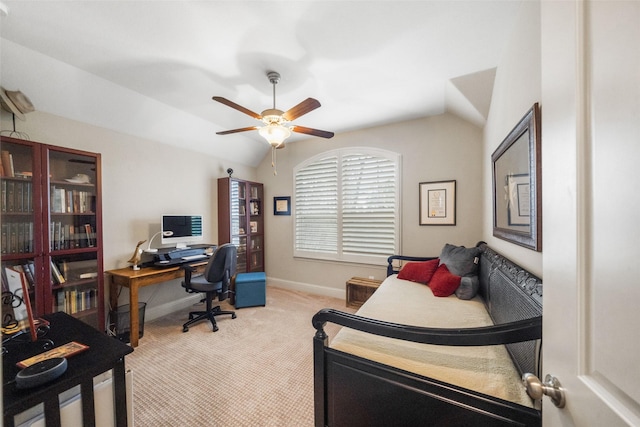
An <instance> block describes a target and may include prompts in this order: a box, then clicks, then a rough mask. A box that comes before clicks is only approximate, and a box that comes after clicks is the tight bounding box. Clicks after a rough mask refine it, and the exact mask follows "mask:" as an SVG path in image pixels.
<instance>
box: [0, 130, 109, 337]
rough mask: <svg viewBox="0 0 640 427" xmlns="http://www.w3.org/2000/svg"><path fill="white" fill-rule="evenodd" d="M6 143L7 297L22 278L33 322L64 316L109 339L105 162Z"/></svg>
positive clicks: (4, 237) (4, 252)
mask: <svg viewBox="0 0 640 427" xmlns="http://www.w3.org/2000/svg"><path fill="white" fill-rule="evenodd" d="M1 142H2V153H1V154H2V169H1V170H0V174H1V176H0V184H1V190H2V193H1V200H0V204H1V210H2V212H1V214H2V222H1V223H2V228H1V231H2V235H1V239H2V286H3V292H4V291H5V290H7V288H13V290H15V289H16V287H15V283H16V281H15V280H13V284H10V283H9V282H10V280H8V278H7V273H8V272H9V273H11V275H12V277H14V278H15V274H14V273H13V271H14V270H17V271H21V272H22V273H23V275H21V276H22V277H23V278H24V279H25V280H26V281H27V283H28V289H29V300H30V303H31V306H32V309H33V313H34V315H35V316H42V315H44V314H49V313H55V312H59V311H63V312H66V313H68V314H70V315H72V316H74V317H76V318H78V319H80V320H82V321H84V322H85V323H88V324H89V325H91V326H93V327H95V328H96V329H98V330H100V331H104V329H105V328H104V325H105V310H104V286H103V281H104V278H103V261H102V214H101V213H102V202H101V191H100V190H101V170H100V168H101V158H100V154H97V153H89V152H85V151H79V150H73V149H69V148H63V147H56V146H52V145H47V144H41V143H37V142H31V141H24V140H20V139H15V138H9V137H2V139H1ZM7 269H10V270H7ZM9 290H11V289H9ZM22 299H23V300H26V298H22ZM18 302H19V301H17V300H14V305H17V303H18ZM5 308H7V307H6V306H5V305H3V313H4V309H5ZM22 311H23V310H22ZM5 314H6V313H5ZM12 314H13V313H12ZM16 314H18V315H20V314H21V309H19V308H18V310H17V311H16ZM4 317H5V318H4V319H3V326H4V325H5V323H6V322H7V321H10V320H9V318H7V317H6V316H4Z"/></svg>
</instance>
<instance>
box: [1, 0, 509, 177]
mask: <svg viewBox="0 0 640 427" xmlns="http://www.w3.org/2000/svg"><path fill="white" fill-rule="evenodd" d="M519 6H520V1H512V0H502V1H496V0H471V1H463V0H460V1H429V0H427V1H420V0H414V1H396V0H394V1H319V0H310V1H304V0H299V1H189V0H187V1H153V0H151V1H113V0H109V1H100V0H93V1H91V0H85V1H57V0H47V1H24V0H17V1H11V0H0V8H1V9H5V10H6V11H7V13H6V14H5V15H4V16H3V17H2V18H1V25H0V35H1V37H2V43H3V44H2V85H3V86H4V87H5V88H6V89H9V90H14V89H20V90H22V91H23V92H24V93H25V94H26V95H27V96H28V97H29V98H30V99H31V100H32V102H33V104H34V105H35V107H36V109H38V110H40V111H45V112H47V113H51V114H55V115H60V116H64V117H68V118H71V119H74V120H81V121H83V122H87V123H91V124H94V125H98V126H103V127H107V128H110V129H115V130H118V131H121V132H124V133H129V134H135V135H137V136H140V137H146V138H150V139H154V140H158V141H159V142H165V143H169V144H176V145H180V146H184V147H188V148H191V149H194V150H200V151H203V152H208V153H212V154H215V155H218V156H220V157H221V158H229V159H234V160H236V161H238V162H240V163H246V164H250V165H256V164H257V163H258V162H259V161H260V160H261V159H262V158H263V157H264V155H265V154H266V153H267V152H268V145H267V144H266V142H265V141H264V140H263V139H262V138H261V137H260V136H259V135H258V133H257V132H256V131H252V132H243V133H237V134H233V135H226V136H218V135H216V134H215V132H217V131H221V130H226V129H234V128H241V127H246V126H253V125H257V124H259V123H258V122H256V121H255V120H254V119H253V118H251V117H249V116H247V115H245V114H242V113H240V112H238V111H236V110H233V109H231V108H228V107H226V106H224V105H222V104H219V103H216V102H214V101H212V99H211V97H212V96H214V95H218V96H222V97H225V98H227V99H230V100H232V101H234V102H236V103H238V104H240V105H242V106H244V107H246V108H249V109H250V110H253V111H256V112H258V113H259V112H261V111H262V110H264V109H267V108H271V107H272V106H273V105H272V104H273V100H272V86H271V84H270V83H269V81H268V79H267V77H266V73H267V72H268V71H271V70H274V71H277V72H279V73H280V74H281V76H282V79H281V81H280V83H279V84H278V85H277V88H276V94H277V98H276V104H277V107H278V108H279V109H281V110H287V109H288V108H290V107H292V106H294V105H296V104H298V103H299V102H300V101H302V100H304V99H306V98H307V97H313V98H315V99H317V100H319V101H320V103H321V104H322V107H321V108H319V109H317V110H314V111H312V112H310V113H308V114H306V115H304V116H303V117H300V118H299V119H297V120H296V121H295V124H299V125H302V126H308V127H312V128H318V129H323V130H329V131H333V132H335V133H336V135H339V134H340V133H341V132H346V131H350V130H355V129H361V128H367V127H371V126H376V125H380V124H385V123H391V122H398V121H404V120H409V119H414V118H419V117H425V116H431V115H437V114H441V113H443V112H445V111H449V112H451V113H453V114H457V115H459V116H461V117H463V118H465V119H467V120H469V121H471V122H473V123H476V124H478V125H482V124H483V122H484V119H485V118H486V114H487V112H488V108H489V103H490V99H491V91H492V85H493V78H494V75H495V67H496V64H497V63H498V61H499V58H500V55H501V52H502V48H503V45H504V44H505V41H506V38H507V37H508V35H509V34H510V33H511V31H513V28H511V22H513V20H514V19H513V18H514V17H515V15H516V14H517V12H518V8H519ZM5 51H6V52H7V56H5ZM10 52H19V53H20V58H25V60H24V62H23V63H18V62H20V61H18V60H16V57H15V56H11V55H9V53H10ZM29 61H33V63H34V65H35V64H36V63H38V64H39V63H40V61H44V62H45V63H46V62H47V61H52V62H51V63H52V64H56V65H55V67H53V68H56V67H60V69H68V70H73V72H72V73H71V74H72V75H74V76H76V77H74V78H69V79H67V80H61V79H60V78H59V77H57V75H58V74H56V73H53V72H51V71H50V70H48V69H38V70H33V69H30V70H29V71H27V69H28V68H29V65H30V62H29ZM65 67H66V68H65ZM67 74H68V73H67ZM57 79H59V80H57ZM74 82H77V85H79V86H81V87H73V86H74ZM87 82H89V83H87ZM90 82H94V83H93V84H92V83H90ZM27 119H28V116H27ZM158 129H160V130H162V131H161V132H159V131H158ZM301 138H309V136H306V135H296V136H294V137H292V138H291V139H290V140H288V141H291V142H294V143H295V141H296V140H299V139H301ZM319 141H322V143H326V140H322V139H319Z"/></svg>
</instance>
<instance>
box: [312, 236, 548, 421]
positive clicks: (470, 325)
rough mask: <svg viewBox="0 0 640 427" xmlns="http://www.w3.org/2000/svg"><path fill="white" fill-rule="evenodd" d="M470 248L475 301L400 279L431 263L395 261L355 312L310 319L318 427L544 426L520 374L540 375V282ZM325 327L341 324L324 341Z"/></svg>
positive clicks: (488, 252) (485, 250) (482, 248)
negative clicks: (409, 268)
mask: <svg viewBox="0 0 640 427" xmlns="http://www.w3.org/2000/svg"><path fill="white" fill-rule="evenodd" d="M445 248H446V246H445ZM461 248H464V247H461ZM463 250H467V249H463ZM475 250H476V252H475V253H477V257H476V259H475V262H476V263H477V272H476V273H477V293H476V292H474V294H475V295H474V296H473V297H472V298H465V299H460V298H458V297H457V296H456V295H451V296H448V297H442V298H440V297H434V296H433V294H432V291H431V290H430V289H429V287H428V286H425V285H424V284H422V283H416V282H412V281H409V280H402V279H400V278H399V277H401V274H399V271H400V268H401V267H403V265H405V264H406V263H408V262H414V263H420V262H425V261H428V260H434V259H435V257H430V258H429V257H424V258H423V257H408V256H401V255H394V256H391V257H389V260H388V269H387V278H386V279H385V281H384V282H383V283H382V285H381V286H380V288H379V289H378V290H376V292H375V293H374V294H373V295H372V296H371V297H370V298H369V300H367V302H366V303H365V304H364V305H363V306H362V307H361V308H360V309H359V310H358V312H357V313H356V314H350V313H345V312H341V311H338V310H334V309H324V310H321V311H319V312H318V313H317V314H316V315H315V316H314V317H313V321H312V323H313V326H314V327H315V329H316V334H315V337H314V395H315V397H314V399H315V425H316V426H393V425H402V426H407V425H432V426H440V425H442V426H453V425H465V426H475V425H477V426H487V425H491V426H494V425H495V426H500V425H522V426H540V425H541V409H540V402H539V401H533V400H532V399H531V398H529V396H527V394H526V392H525V390H524V387H523V386H522V383H521V381H520V378H521V376H522V374H523V373H525V372H531V373H534V374H535V375H537V376H539V374H540V366H539V365H540V357H539V356H540V349H541V341H542V281H541V280H540V279H539V278H538V277H536V276H535V275H533V274H531V273H529V272H528V271H526V270H525V269H523V268H521V267H519V266H518V265H516V264H515V263H513V262H511V261H510V260H509V259H507V258H505V257H504V256H502V255H500V254H498V253H497V252H495V251H494V250H492V249H491V248H490V247H488V246H487V245H486V244H485V243H483V242H480V243H478V245H476V248H475ZM443 251H444V249H443ZM441 256H442V255H441ZM326 323H334V324H338V325H341V326H343V328H341V329H340V331H339V332H338V333H337V334H336V335H335V336H334V337H332V338H331V340H330V339H329V337H328V336H327V334H326V333H325V330H324V326H325V325H326Z"/></svg>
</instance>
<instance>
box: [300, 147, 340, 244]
mask: <svg viewBox="0 0 640 427" xmlns="http://www.w3.org/2000/svg"><path fill="white" fill-rule="evenodd" d="M295 185H296V198H295V224H296V225H295V226H296V229H295V249H296V250H302V251H312V252H321V253H330V254H337V253H338V198H337V194H338V157H336V156H331V157H326V158H324V159H321V160H318V161H316V162H314V163H312V164H310V165H308V166H307V167H305V168H304V169H301V170H299V171H298V173H297V174H296V183H295Z"/></svg>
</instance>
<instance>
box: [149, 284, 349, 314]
mask: <svg viewBox="0 0 640 427" xmlns="http://www.w3.org/2000/svg"><path fill="white" fill-rule="evenodd" d="M267 283H268V285H269V286H274V287H276V288H283V289H289V290H292V291H300V292H307V293H310V294H315V295H323V296H327V297H332V298H340V299H345V290H344V289H336V288H327V287H326V286H318V285H313V284H311V283H302V282H294V281H291V280H283V279H277V278H274V277H267ZM201 299H202V295H201V294H192V295H188V296H186V297H184V298H180V299H179V300H176V301H170V302H167V303H164V304H160V305H154V306H153V307H150V306H147V307H146V308H145V314H144V318H145V321H146V322H150V321H152V320H154V319H158V318H160V317H163V316H166V315H167V314H170V313H173V312H174V311H179V310H183V309H185V308H187V307H190V306H192V305H194V304H196V303H198V302H199V301H200V300H201Z"/></svg>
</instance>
